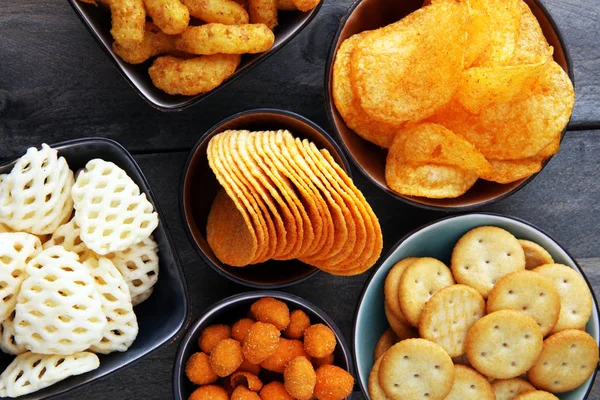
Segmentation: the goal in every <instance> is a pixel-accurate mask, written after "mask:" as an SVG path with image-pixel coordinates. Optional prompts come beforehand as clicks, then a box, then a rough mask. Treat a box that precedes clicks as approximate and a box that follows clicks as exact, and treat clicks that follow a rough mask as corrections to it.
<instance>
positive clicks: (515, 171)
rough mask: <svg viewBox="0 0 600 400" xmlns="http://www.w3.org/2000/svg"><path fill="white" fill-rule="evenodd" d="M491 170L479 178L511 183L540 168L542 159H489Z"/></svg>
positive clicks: (534, 172) (535, 172) (538, 170)
mask: <svg viewBox="0 0 600 400" xmlns="http://www.w3.org/2000/svg"><path fill="white" fill-rule="evenodd" d="M489 162H490V164H491V165H492V171H491V172H490V173H489V174H483V175H481V179H485V180H486V181H492V182H498V183H511V182H515V181H518V180H519V179H523V178H527V177H529V176H531V175H533V174H537V173H538V172H540V171H541V170H542V160H541V159H539V158H536V157H531V158H524V159H521V160H489Z"/></svg>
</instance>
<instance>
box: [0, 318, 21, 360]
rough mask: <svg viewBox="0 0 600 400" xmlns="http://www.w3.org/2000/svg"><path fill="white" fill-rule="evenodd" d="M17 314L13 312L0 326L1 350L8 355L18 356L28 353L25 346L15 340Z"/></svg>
mask: <svg viewBox="0 0 600 400" xmlns="http://www.w3.org/2000/svg"><path fill="white" fill-rule="evenodd" d="M14 321H15V312H14V311H13V312H12V314H10V315H9V316H8V317H7V318H6V319H5V320H4V321H2V323H1V324H0V350H2V352H4V353H6V354H10V355H13V356H18V355H19V354H23V353H25V352H26V351H27V349H26V348H25V346H24V345H22V344H19V343H17V340H16V339H15V322H14Z"/></svg>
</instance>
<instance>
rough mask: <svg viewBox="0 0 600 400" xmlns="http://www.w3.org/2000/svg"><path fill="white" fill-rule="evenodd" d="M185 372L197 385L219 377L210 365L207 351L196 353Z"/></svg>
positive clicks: (188, 362) (190, 359)
mask: <svg viewBox="0 0 600 400" xmlns="http://www.w3.org/2000/svg"><path fill="white" fill-rule="evenodd" d="M185 374H186V375H187V377H188V379H189V380H190V381H191V382H192V383H195V384H196V385H208V384H209V383H214V382H216V380H217V379H218V378H219V377H218V376H217V374H215V372H214V371H213V370H212V368H211V366H210V358H209V357H208V355H206V353H194V354H192V355H191V356H190V358H189V359H188V361H187V363H186V365H185Z"/></svg>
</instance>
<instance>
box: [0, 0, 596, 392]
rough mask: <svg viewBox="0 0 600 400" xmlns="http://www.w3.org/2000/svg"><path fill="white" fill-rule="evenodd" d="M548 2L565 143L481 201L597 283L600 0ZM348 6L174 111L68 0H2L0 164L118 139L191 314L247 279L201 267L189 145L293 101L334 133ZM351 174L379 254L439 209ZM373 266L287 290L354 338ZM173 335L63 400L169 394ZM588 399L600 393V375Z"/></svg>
mask: <svg viewBox="0 0 600 400" xmlns="http://www.w3.org/2000/svg"><path fill="white" fill-rule="evenodd" d="M543 2H544V4H545V5H546V6H547V7H548V9H549V10H550V12H551V13H552V15H553V16H554V18H555V20H556V22H557V24H558V26H559V27H560V29H561V31H562V33H563V35H564V37H565V39H566V42H567V45H568V47H569V49H570V52H571V56H572V58H573V64H574V66H575V80H576V93H577V102H576V105H575V111H574V113H573V118H572V120H571V123H570V125H569V131H568V133H567V136H566V139H565V140H564V143H563V146H562V147H561V149H560V152H559V153H558V155H557V156H556V157H554V158H553V159H552V161H551V162H550V163H549V165H548V166H547V167H546V169H545V170H544V171H543V172H542V173H541V174H540V175H539V176H538V177H537V178H536V179H535V180H534V181H533V182H532V183H531V184H530V185H528V186H527V187H526V188H525V189H523V190H521V191H520V192H518V193H517V194H515V195H514V196H512V197H511V198H509V199H507V200H504V201H502V202H501V203H499V204H496V205H493V206H489V207H485V208H484V209H483V211H493V212H499V213H505V214H508V215H514V216H517V217H520V218H524V219H526V220H528V221H530V222H532V223H533V224H535V225H537V226H539V227H541V228H543V229H544V230H545V231H547V232H549V233H550V234H551V235H552V236H554V238H556V239H557V240H558V241H559V242H560V243H562V244H563V245H564V246H565V247H566V248H567V249H568V250H569V251H570V252H571V253H572V254H573V255H574V256H575V257H577V259H578V260H579V262H580V263H581V265H582V266H583V267H584V268H585V270H586V272H587V274H588V277H589V278H590V279H591V281H592V283H593V285H594V288H595V289H596V292H597V293H600V248H599V246H598V243H599V241H600V182H599V180H598V178H600V44H599V39H598V37H599V33H600V0H587V1H581V0H544V1H543ZM350 4H351V1H350V0H325V4H324V6H323V8H322V10H321V12H320V14H319V15H318V16H317V18H316V20H315V21H313V23H312V24H311V25H310V26H309V27H307V28H306V30H305V31H304V32H302V33H301V34H300V35H299V36H298V37H297V38H295V39H294V40H293V41H292V42H291V43H289V44H288V45H287V46H285V47H284V48H283V49H282V50H281V51H279V52H278V53H277V54H276V55H275V56H273V57H272V58H270V59H269V60H267V61H266V62H265V63H263V64H261V65H260V66H258V67H257V68H256V69H254V70H253V71H251V72H250V73H248V74H247V75H245V76H244V77H243V78H242V79H240V80H238V81H236V82H234V83H233V84H231V85H230V86H229V87H228V88H226V89H224V90H223V91H221V92H220V93H218V94H216V95H214V96H212V97H211V98H210V99H208V100H207V101H205V102H203V103H201V104H199V105H197V106H195V107H192V108H190V109H188V110H186V111H184V112H181V113H175V114H173V113H171V114H165V113H161V112H159V111H156V110H154V109H152V108H151V107H150V106H148V105H147V104H146V103H145V102H144V101H143V100H142V99H141V98H140V97H138V95H137V94H136V93H135V92H134V91H133V90H132V89H131V88H130V87H129V85H128V84H127V83H126V82H125V81H124V80H123V79H122V78H121V77H120V75H119V73H118V72H117V70H116V69H115V68H114V67H113V65H112V63H111V62H110V61H109V60H108V58H107V57H106V55H105V54H104V53H103V52H102V51H101V50H100V48H99V47H98V46H97V45H96V43H95V41H94V39H92V37H91V36H90V35H89V34H88V32H87V31H86V29H85V28H84V27H83V25H82V24H81V23H80V21H79V19H78V18H77V17H76V16H75V14H74V13H73V11H72V10H71V8H70V7H69V5H68V4H67V2H66V1H56V0H54V1H49V0H18V1H12V2H11V1H8V0H0V161H1V160H2V159H3V158H8V157H13V156H16V155H20V154H21V153H23V152H24V151H25V149H26V148H27V147H29V146H32V145H39V144H40V143H42V142H47V143H53V142H58V141H63V140H66V139H73V138H78V137H84V136H105V137H109V138H112V139H115V140H117V141H119V142H120V143H122V144H123V145H124V146H125V147H126V148H127V149H128V150H129V151H131V152H132V153H133V154H134V155H135V157H136V159H137V161H138V162H139V164H140V166H141V168H142V170H143V171H144V173H145V174H146V176H147V178H148V180H149V181H150V184H151V185H152V187H153V189H154V192H155V194H156V195H157V197H158V201H159V203H160V205H161V208H162V209H163V211H164V212H165V216H166V218H167V223H168V225H169V228H170V230H171V233H172V235H173V237H174V239H175V242H176V245H177V250H178V252H179V257H180V259H181V263H182V265H183V267H184V270H185V273H186V277H187V282H188V286H189V288H190V292H191V294H192V318H193V319H196V318H198V317H199V316H200V315H201V314H202V313H203V311H204V310H206V309H207V308H208V307H209V306H210V305H211V304H213V303H215V302H216V301H218V300H219V299H222V298H224V297H227V296H230V295H232V294H235V293H239V292H242V291H245V290H248V289H247V288H245V287H242V286H238V285H236V284H233V283H231V282H230V281H228V280H226V279H225V278H223V277H221V276H220V275H217V274H216V273H215V272H213V270H212V269H210V268H209V267H208V266H206V265H205V264H204V263H203V261H202V260H201V259H200V257H199V256H198V255H197V254H196V252H195V251H194V249H193V248H192V246H191V244H190V242H189V241H188V238H187V235H186V234H185V232H184V227H183V225H182V222H181V218H180V215H179V207H178V201H179V199H178V193H179V178H180V175H181V173H182V168H183V164H184V162H185V159H186V157H187V155H188V151H189V150H190V149H191V147H192V146H193V144H194V143H195V142H196V140H197V139H198V138H199V137H200V136H201V135H202V134H203V132H204V131H205V130H206V129H208V128H209V127H210V126H212V125H213V124H215V123H216V122H218V121H219V120H221V119H222V118H225V117H227V116H229V115H231V114H233V113H235V112H238V111H242V110H247V109H251V108H257V107H276V108H283V109H287V110H291V111H295V112H298V113H300V114H302V115H304V116H306V117H308V118H310V119H312V120H313V121H315V122H316V123H318V124H320V125H321V126H323V127H324V128H325V129H327V130H330V125H329V122H328V120H327V117H326V113H325V106H324V99H323V96H324V89H323V86H324V67H325V60H326V57H327V55H328V53H329V47H330V44H331V40H332V37H333V34H334V31H335V29H336V28H337V26H338V23H339V21H340V19H341V17H342V16H343V14H344V13H345V11H346V9H347V8H348V7H349V6H350ZM354 178H355V181H356V183H357V185H358V187H359V188H360V189H361V190H363V192H364V193H365V195H366V197H367V198H368V200H369V201H370V203H371V204H372V206H373V208H374V210H375V212H376V214H377V215H378V216H379V218H380V221H381V224H382V226H383V232H384V238H385V249H384V254H385V253H386V252H387V250H388V249H389V248H391V247H392V246H393V244H394V243H396V242H397V241H398V240H399V239H400V238H402V236H403V235H404V234H405V233H407V232H409V231H410V230H412V229H414V228H416V227H418V226H419V225H421V224H423V223H425V222H427V221H431V220H434V219H437V218H440V217H443V216H444V214H442V213H437V212H430V211H424V210H417V209H414V208H411V207H409V206H407V205H404V204H402V203H399V202H397V201H394V200H393V199H391V198H390V197H388V196H387V195H386V194H384V193H383V192H381V191H379V190H378V189H376V188H375V187H373V186H371V185H370V184H368V183H367V181H366V180H365V179H364V178H363V177H362V176H361V175H360V173H359V172H358V171H357V170H354ZM367 276H368V274H365V275H363V276H359V277H354V278H338V277H333V276H328V275H326V274H323V273H322V274H319V275H317V276H316V277H314V278H313V279H311V280H309V281H308V282H305V283H303V284H300V285H297V286H294V287H291V288H289V289H286V290H287V291H289V292H291V293H294V294H297V295H300V296H302V297H304V298H306V299H308V300H309V301H312V302H314V303H315V304H317V305H318V306H319V307H321V308H323V309H324V310H325V311H326V312H327V313H328V314H329V315H330V316H331V317H332V318H333V319H334V320H335V321H336V322H337V324H338V325H339V327H340V328H341V329H342V331H343V333H344V335H345V337H346V339H347V340H348V341H351V339H352V332H351V329H352V320H353V316H354V310H355V306H356V303H357V301H358V296H359V294H360V291H361V289H362V287H363V284H364V283H365V281H366V279H367ZM333 293H335V296H334V297H333V296H331V294H333ZM177 345H178V343H177V342H175V343H172V344H170V345H168V346H165V347H164V348H162V349H160V350H159V351H157V352H155V353H153V354H151V355H150V356H148V357H147V358H145V359H143V360H141V361H139V362H137V363H135V364H134V365H132V366H130V367H128V368H126V369H124V370H122V371H120V372H118V373H116V374H114V375H111V376H110V377H107V378H106V379H102V380H100V381H98V382H95V383H93V384H91V385H87V386H85V387H83V388H81V389H78V390H76V391H73V392H71V393H69V394H68V395H65V396H63V397H62V398H63V399H65V400H68V399H81V398H86V399H88V400H100V399H114V400H121V399H169V398H172V389H171V372H172V367H173V359H174V356H175V351H176V349H177ZM356 398H361V396H360V395H357V396H356ZM590 399H600V385H597V386H596V388H595V389H594V391H593V394H592V395H591V396H590Z"/></svg>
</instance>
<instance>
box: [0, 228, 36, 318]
mask: <svg viewBox="0 0 600 400" xmlns="http://www.w3.org/2000/svg"><path fill="white" fill-rule="evenodd" d="M41 248H42V244H41V243H40V240H39V239H38V238H37V237H36V236H34V235H30V234H28V233H23V232H19V233H17V232H5V233H0V322H2V321H4V320H5V319H6V318H7V317H8V316H9V315H10V314H11V313H12V312H13V310H14V309H15V305H16V304H17V294H19V290H20V289H21V284H22V283H23V281H24V280H25V277H26V274H25V267H26V266H27V263H28V262H29V261H30V260H31V259H32V258H33V257H35V255H36V254H37V253H38V252H39V251H40V250H41Z"/></svg>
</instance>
